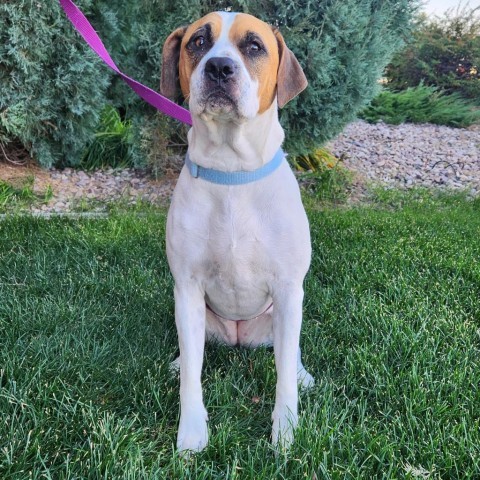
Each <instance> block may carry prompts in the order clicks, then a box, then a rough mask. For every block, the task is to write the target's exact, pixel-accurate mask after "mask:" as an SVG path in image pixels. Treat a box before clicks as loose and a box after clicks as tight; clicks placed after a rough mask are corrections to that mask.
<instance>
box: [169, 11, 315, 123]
mask: <svg viewBox="0 0 480 480" xmlns="http://www.w3.org/2000/svg"><path fill="white" fill-rule="evenodd" d="M306 86H307V79H306V78H305V74H304V73H303V70H302V68H301V66H300V64H299V63H298V61H297V59H296V58H295V55H294V54H293V53H292V52H291V50H289V49H288V47H287V46H286V45H285V41H284V40H283V37H282V35H281V34H280V32H279V31H278V30H277V29H275V28H272V27H270V26H269V25H267V24H266V23H264V22H262V21H261V20H259V19H258V18H255V17H253V16H251V15H247V14H244V13H227V12H215V13H210V14H208V15H206V16H205V17H203V18H201V19H200V20H197V21H196V22H194V23H193V24H192V25H190V26H188V27H181V28H178V29H177V30H175V31H174V32H173V33H171V34H170V35H169V37H168V38H167V40H166V42H165V45H164V47H163V65H162V78H161V92H162V93H163V95H165V96H167V97H169V98H172V99H173V98H175V97H176V95H177V93H178V90H179V88H178V87H180V88H181V92H182V94H183V96H184V97H185V98H186V99H188V100H189V106H190V110H191V112H192V113H193V114H194V115H195V114H196V115H201V114H207V115H210V116H222V117H227V118H247V119H248V118H253V117H255V116H256V115H257V114H260V113H263V112H264V111H266V110H267V109H268V108H269V107H270V106H271V105H272V103H273V101H274V99H275V96H277V101H278V105H279V106H280V107H283V106H284V105H285V104H286V103H287V102H289V101H290V100H291V99H292V98H294V97H295V96H296V95H298V94H299V93H300V92H301V91H302V90H303V89H304V88H305V87H306Z"/></svg>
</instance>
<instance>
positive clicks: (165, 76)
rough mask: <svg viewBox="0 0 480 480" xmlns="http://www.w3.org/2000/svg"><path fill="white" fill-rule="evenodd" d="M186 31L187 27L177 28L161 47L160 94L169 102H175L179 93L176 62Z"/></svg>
mask: <svg viewBox="0 0 480 480" xmlns="http://www.w3.org/2000/svg"><path fill="white" fill-rule="evenodd" d="M186 30H187V27H180V28H177V29H176V30H175V31H174V32H172V33H171V34H170V35H169V36H168V38H167V40H165V44H164V45H163V51H162V76H161V80H160V92H161V94H162V95H164V96H165V97H167V98H169V99H170V100H176V99H177V97H178V93H179V91H180V80H179V78H178V60H179V58H180V46H181V44H182V39H183V36H184V35H185V32H186Z"/></svg>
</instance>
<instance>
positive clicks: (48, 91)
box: [0, 0, 417, 166]
mask: <svg viewBox="0 0 480 480" xmlns="http://www.w3.org/2000/svg"><path fill="white" fill-rule="evenodd" d="M78 5H79V7H80V8H82V10H83V11H84V12H85V13H86V15H87V16H88V18H89V19H90V20H91V21H92V23H93V25H94V27H95V28H96V29H97V31H98V32H99V33H100V36H101V38H102V39H103V40H104V43H105V45H106V47H107V49H108V50H109V51H110V52H111V54H112V57H113V58H114V59H115V61H116V62H117V64H118V65H119V66H120V68H121V69H122V70H124V71H125V72H126V73H127V74H129V75H130V76H132V77H134V78H136V79H138V80H139V81H141V82H142V83H145V84H146V85H148V86H150V87H152V88H154V89H158V87H159V78H160V65H161V50H162V45H163V42H164V41H165V39H166V37H167V35H168V34H169V33H170V32H171V31H172V30H174V29H175V28H176V27H178V26H180V25H183V24H188V23H190V22H191V21H193V20H195V19H197V18H198V17H200V16H202V15H204V14H206V13H208V12H210V11H213V10H222V9H225V8H226V7H231V8H232V9H233V10H235V11H243V12H247V13H251V14H253V15H256V16H258V17H260V18H261V19H262V20H264V21H266V22H269V23H271V24H274V25H277V26H278V27H279V28H280V30H281V32H282V34H283V35H284V37H285V39H286V42H287V44H288V45H289V47H290V48H291V49H292V50H293V51H294V52H295V54H296V55H297V57H298V59H299V61H300V63H301V64H302V66H303V67H304V70H305V72H306V75H307V78H308V79H309V83H310V86H309V88H308V89H307V90H306V91H305V92H304V93H302V94H301V95H300V96H299V97H298V98H297V99H295V100H293V101H292V102H290V104H288V105H287V106H286V107H285V109H283V110H282V111H281V116H280V117H281V122H282V124H283V126H284V127H285V129H286V133H287V143H286V145H285V147H286V150H287V151H289V152H290V153H291V154H293V155H298V154H302V153H307V152H308V151H311V150H313V149H315V148H316V147H318V146H319V145H321V144H322V143H324V142H325V141H326V140H328V139H329V138H331V137H332V136H334V135H336V134H337V133H339V132H340V131H341V130H342V128H343V127H344V125H345V124H346V123H347V122H349V121H351V120H353V119H354V118H355V115H356V113H357V112H358V111H359V110H360V109H361V108H362V107H364V106H365V105H366V104H367V103H368V102H369V101H370V99H371V98H373V96H374V95H375V93H376V92H377V79H378V78H379V77H380V76H381V75H382V73H383V69H384V67H385V65H386V64H387V63H388V62H389V60H390V58H391V56H392V54H393V53H394V51H395V50H396V49H398V48H399V47H400V46H401V44H402V38H404V37H405V36H406V35H407V34H408V32H409V28H410V21H411V18H412V15H413V14H414V12H415V9H416V5H417V1H416V0H321V1H319V0H302V1H300V2H299V1H293V0H282V1H280V0H264V1H262V2H255V1H252V0H234V1H231V2H224V1H216V0H206V1H200V0H193V1H189V2H186V1H183V0H182V1H178V2H167V1H165V0H139V1H137V2H125V1H124V0H110V1H104V0H97V1H95V2H94V1H93V0H78ZM107 103H108V104H111V105H113V106H115V107H116V108H118V109H119V111H120V113H121V115H122V119H126V120H129V121H131V122H132V132H133V138H132V144H133V146H132V158H133V159H134V162H135V163H136V164H137V165H138V164H140V163H142V161H144V159H145V158H158V157H160V155H158V154H157V153H156V152H157V151H160V152H163V151H164V150H165V148H166V147H168V146H169V145H171V144H172V143H173V144H176V145H178V144H180V143H181V142H183V141H184V138H185V131H186V127H179V125H178V124H177V123H175V122H169V121H165V120H164V119H162V118H160V117H159V114H157V113H155V112H154V110H153V108H152V107H150V106H148V105H146V104H145V103H144V102H143V101H142V100H140V99H137V98H136V97H135V94H134V93H133V92H131V91H130V89H129V88H128V87H127V86H126V85H124V84H123V82H122V81H121V80H120V79H118V78H117V77H115V76H113V74H112V73H110V71H109V70H108V69H107V68H106V67H103V66H101V62H100V61H99V60H97V59H96V58H95V55H94V54H93V53H91V52H90V51H89V49H88V47H87V46H86V45H85V43H84V42H83V40H82V39H81V38H80V37H79V36H78V35H77V34H76V33H75V32H74V30H73V27H72V26H71V25H70V23H69V22H68V20H67V19H66V18H65V16H64V14H63V12H62V11H61V9H60V7H59V5H58V2H57V1H56V0H48V1H46V2H40V1H38V0H15V1H10V0H8V1H7V2H3V3H2V4H0V141H2V142H3V143H4V144H5V143H8V142H11V141H13V140H15V139H17V140H20V141H21V142H22V144H23V145H24V146H25V147H26V148H27V149H28V150H29V151H30V152H31V154H32V155H33V156H34V157H35V158H36V159H37V160H38V161H39V162H40V163H41V164H42V165H44V166H50V165H52V164H56V165H62V164H63V165H67V164H68V165H76V164H78V163H79V162H80V160H81V158H82V156H83V155H84V152H85V149H86V147H87V146H88V145H89V144H90V143H91V142H92V141H93V138H94V133H95V130H96V128H97V126H98V123H99V119H100V115H101V112H102V111H103V110H104V107H105V105H106V104H107ZM159 128H161V129H162V131H161V133H160V134H159V133H157V132H156V130H158V129H159ZM159 138H161V139H163V141H164V142H165V143H164V144H163V145H158V144H157V143H156V140H158V139H159Z"/></svg>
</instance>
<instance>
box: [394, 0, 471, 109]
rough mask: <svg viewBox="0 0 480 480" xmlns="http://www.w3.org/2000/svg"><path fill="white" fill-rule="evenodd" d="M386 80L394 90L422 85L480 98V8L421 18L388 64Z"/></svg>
mask: <svg viewBox="0 0 480 480" xmlns="http://www.w3.org/2000/svg"><path fill="white" fill-rule="evenodd" d="M386 78H387V80H388V87H389V88H390V89H391V90H404V89H406V88H408V87H415V86H417V85H419V84H420V83H423V84H425V85H427V86H436V87H440V88H441V89H443V90H444V91H445V92H447V93H454V92H457V93H459V94H461V95H462V96H463V97H465V98H471V99H476V100H478V99H480V7H477V8H470V7H468V5H466V6H463V7H462V6H460V7H459V8H458V9H457V10H451V11H448V12H446V13H445V15H444V16H443V17H433V18H427V17H425V16H423V17H420V19H419V21H418V24H417V26H416V28H415V30H414V33H413V35H412V38H411V41H409V43H408V45H407V46H406V47H405V48H404V49H402V50H400V51H399V52H398V53H397V54H396V55H395V56H394V57H393V59H392V62H391V63H390V64H389V65H388V67H387V70H386Z"/></svg>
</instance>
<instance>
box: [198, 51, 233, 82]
mask: <svg viewBox="0 0 480 480" xmlns="http://www.w3.org/2000/svg"><path fill="white" fill-rule="evenodd" d="M235 70H236V65H235V62H234V61H233V60H232V59H231V58H228V57H212V58H210V59H208V61H207V63H206V64H205V74H206V75H207V77H208V78H209V79H210V80H213V81H214V82H216V83H220V82H227V81H228V80H230V78H231V77H233V75H234V74H235Z"/></svg>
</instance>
